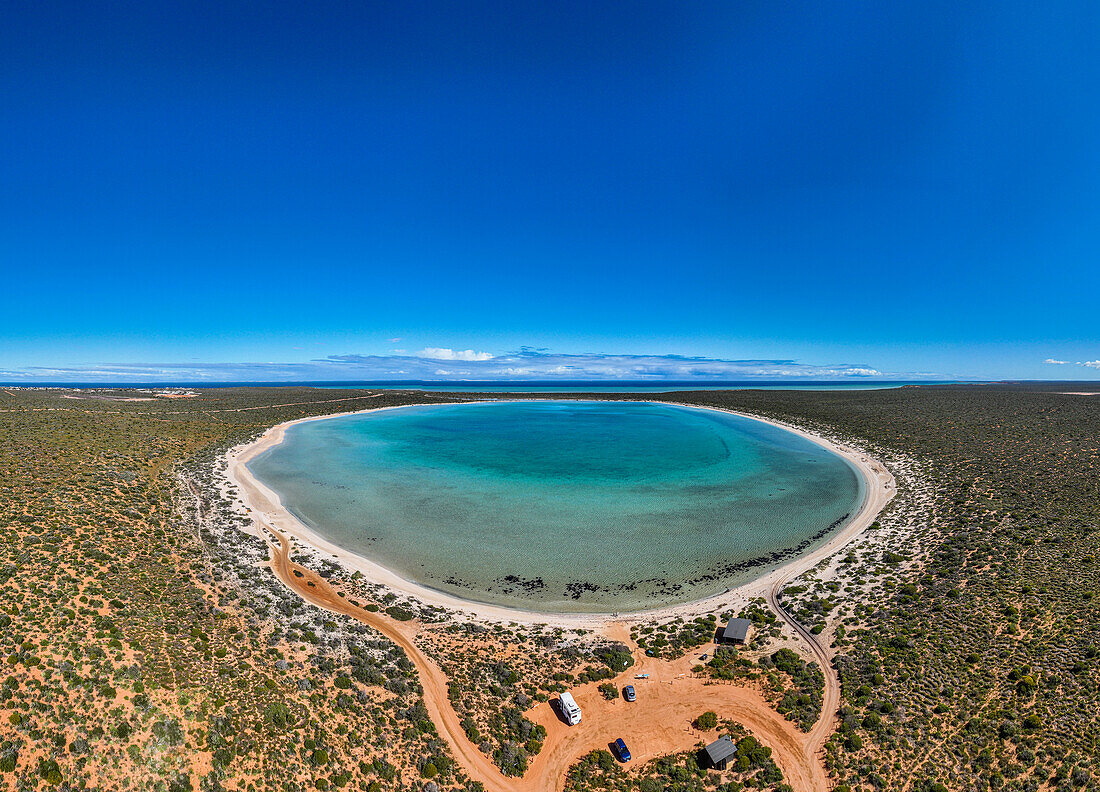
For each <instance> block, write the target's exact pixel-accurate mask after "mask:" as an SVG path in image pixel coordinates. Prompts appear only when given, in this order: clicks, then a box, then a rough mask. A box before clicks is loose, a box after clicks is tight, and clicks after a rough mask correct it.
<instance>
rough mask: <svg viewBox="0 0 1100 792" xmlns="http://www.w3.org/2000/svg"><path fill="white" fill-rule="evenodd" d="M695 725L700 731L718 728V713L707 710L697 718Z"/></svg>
mask: <svg viewBox="0 0 1100 792" xmlns="http://www.w3.org/2000/svg"><path fill="white" fill-rule="evenodd" d="M693 725H694V726H695V728H696V729H698V730H699V731H710V730H711V729H716V728H718V713H716V712H712V711H710V710H707V711H706V712H704V713H703V714H702V715H700V716H699V717H698V718H696V719H695V721H694V722H693Z"/></svg>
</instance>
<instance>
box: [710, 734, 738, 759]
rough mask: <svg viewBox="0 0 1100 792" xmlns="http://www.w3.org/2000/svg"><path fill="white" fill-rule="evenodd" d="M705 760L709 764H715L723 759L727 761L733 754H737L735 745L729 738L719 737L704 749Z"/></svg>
mask: <svg viewBox="0 0 1100 792" xmlns="http://www.w3.org/2000/svg"><path fill="white" fill-rule="evenodd" d="M706 752H707V758H708V759H710V761H711V762H713V763H715V764H717V763H718V762H721V761H722V760H723V759H729V758H730V757H731V756H733V755H734V754H735V753H737V743H735V742H734V741H733V740H732V739H731V738H730V737H728V736H727V737H719V738H718V739H717V740H715V741H714V742H712V743H711V744H710V745H708V746H707V747H706Z"/></svg>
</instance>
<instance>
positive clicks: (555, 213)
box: [0, 0, 1100, 379]
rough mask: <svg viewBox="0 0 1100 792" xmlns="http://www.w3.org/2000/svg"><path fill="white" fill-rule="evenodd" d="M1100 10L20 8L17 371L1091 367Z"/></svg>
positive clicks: (9, 60)
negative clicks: (714, 362) (601, 364)
mask: <svg viewBox="0 0 1100 792" xmlns="http://www.w3.org/2000/svg"><path fill="white" fill-rule="evenodd" d="M1097 41H1100V4H1097V3H1096V2H1094V1H1092V2H1089V1H1085V0H1083V1H1082V2H1061V3H1059V2H1052V3H1034V2H1016V1H1015V0H1011V1H1005V0H998V1H997V2H993V1H992V0H991V1H990V2H958V0H955V1H954V2H921V3H898V2H866V3H821V2H797V3H796V2H779V3H777V2H774V0H771V1H769V2H747V1H746V2H736V3H730V2H720V3H700V2H692V3H681V2H671V3H611V4H604V3H589V2H585V3H568V2H554V3H537V4H535V3H532V4H526V3H516V2H500V3H468V2H462V3H455V2H439V3H428V2H423V3H403V4H389V3H351V2H348V3H338V2H331V3H316V4H302V3H294V4H279V3H272V4H257V3H247V4H245V3H233V2H225V1H224V0H223V1H222V2H212V3H208V4H207V3H186V4H182V3H181V4H167V3H149V2H142V3H133V4H130V3H110V4H101V3H86V2H73V3H66V4H62V3H51V2H42V3H24V4H19V6H18V7H15V6H13V7H10V8H8V9H7V10H6V12H5V14H4V22H3V25H2V26H0V100H2V101H0V107H2V112H0V263H2V265H3V270H4V280H3V284H4V289H3V292H2V293H3V295H4V297H3V301H2V308H3V310H2V314H0V379H4V378H6V379H11V378H12V377H13V376H19V375H23V374H25V373H26V372H27V371H32V372H37V374H38V375H39V376H43V377H46V378H51V379H56V378H58V376H62V375H65V370H68V369H73V370H74V372H75V373H74V374H73V376H78V375H79V374H80V372H83V371H104V372H108V373H109V372H110V371H113V370H114V369H113V368H112V367H120V366H142V365H150V366H153V367H156V366H167V368H166V369H165V370H173V369H172V368H171V367H172V366H173V365H174V366H176V367H177V369H179V370H183V369H181V368H179V367H185V366H194V367H195V368H194V371H195V372H197V373H204V372H205V373H206V374H209V372H211V371H217V372H220V373H219V374H217V375H215V376H226V377H230V378H232V375H239V374H241V372H245V373H247V372H254V373H255V376H256V377H257V378H260V379H267V378H269V377H265V376H263V373H264V371H263V368H262V367H255V366H253V367H249V368H241V369H239V370H234V369H233V367H232V366H230V365H225V364H236V363H252V364H256V363H265V362H268V361H271V362H275V363H305V362H307V361H311V360H318V359H324V358H327V357H328V356H348V355H355V356H369V357H363V358H356V360H360V361H368V363H367V364H364V365H365V366H366V368H364V369H363V370H361V371H360V370H356V372H355V373H356V374H359V375H363V374H366V372H367V369H369V367H370V365H374V363H369V361H376V360H378V359H383V360H384V358H379V356H387V355H398V356H401V357H402V359H404V356H409V357H410V358H411V359H422V358H425V357H427V358H431V359H438V358H439V357H447V356H448V353H447V351H446V350H473V352H474V353H485V354H487V355H492V356H499V355H501V354H502V353H507V352H511V351H515V350H518V349H520V348H521V347H524V346H531V347H539V348H548V349H549V350H551V351H552V352H553V353H555V362H556V363H557V362H558V361H557V357H556V356H557V354H558V353H561V354H564V355H566V356H567V357H566V360H569V359H570V358H568V355H569V354H571V353H591V356H590V357H586V358H584V360H586V361H589V362H591V361H593V360H595V359H596V358H597V357H598V356H599V355H601V354H633V355H667V354H678V355H687V356H700V357H704V358H716V359H721V360H743V359H753V360H757V359H759V360H763V361H773V360H793V361H796V362H797V363H801V364H805V365H806V366H807V367H808V368H807V369H806V371H807V372H809V373H815V372H816V371H817V369H815V368H813V367H816V366H821V367H825V368H823V369H822V371H832V370H834V369H833V368H829V367H837V366H842V364H848V365H856V366H859V367H867V368H873V369H875V370H878V371H882V372H887V373H898V374H907V373H911V372H927V373H932V374H935V375H938V376H943V377H975V378H982V377H1006V378H1007V377H1047V378H1059V379H1069V378H1087V377H1090V376H1091V377H1097V376H1100V368H1092V367H1088V366H1083V365H1078V364H1079V363H1086V362H1089V361H1096V360H1097V359H1098V358H1100V321H1098V319H1097V314H1098V313H1100V311H1098V302H1100V50H1098V48H1097ZM391 339H400V340H396V341H391ZM425 348H440V349H442V350H443V351H442V352H440V353H439V354H437V355H436V357H435V358H432V355H431V354H430V353H427V354H421V350H424V349H425ZM394 350H403V351H402V352H394ZM454 356H457V357H476V356H477V355H473V354H465V353H464V354H461V355H452V357H454ZM1048 358H1050V359H1056V360H1064V361H1068V363H1067V364H1065V365H1055V364H1052V363H1044V362H1043V361H1044V360H1046V359H1048ZM344 360H345V361H346V360H347V358H345V359H344ZM216 364H217V365H216ZM328 365H329V364H328V363H321V364H315V366H314V367H315V368H317V370H318V371H320V372H321V373H322V375H323V374H324V369H325V367H326V366H328ZM586 365H587V364H586ZM593 365H595V364H593ZM792 365H797V364H792ZM1097 365H1100V364H1097ZM31 367H45V368H44V369H41V370H39V369H32V368H31ZM383 368H385V367H384V366H383ZM390 368H391V369H392V368H393V367H392V366H391V367H390ZM628 368H629V366H628ZM136 370H137V369H135V371H136ZM188 370H190V369H188ZM584 370H587V369H584ZM387 371H388V369H387ZM616 371H618V369H616ZM647 371H648V370H647ZM762 371H763V369H762ZM311 373H313V374H316V373H317V371H313V370H312V369H311ZM345 373H347V372H344V373H342V374H341V375H340V378H347V377H346V376H344V374H345ZM460 373H461V372H460ZM481 373H484V372H483V371H482V372H481ZM571 373H575V372H571ZM656 373H660V372H656ZM681 373H682V372H681ZM750 373H751V372H750ZM441 376H442V375H441ZM85 378H87V377H85Z"/></svg>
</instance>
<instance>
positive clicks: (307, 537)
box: [226, 399, 895, 629]
mask: <svg viewBox="0 0 1100 792" xmlns="http://www.w3.org/2000/svg"><path fill="white" fill-rule="evenodd" d="M492 401H530V400H526V399H499V400H497V399H494V400H492ZM470 403H474V402H470ZM653 403H655V404H675V403H674V402H653ZM678 406H682V407H690V408H692V409H700V410H702V409H717V408H710V407H699V406H697V405H690V404H679V405H678ZM389 409H400V407H381V408H374V409H367V410H358V411H354V412H344V413H336V414H332V415H321V416H312V417H309V418H300V419H297V420H294V421H287V422H285V423H282V424H279V425H277V426H273V427H272V428H270V429H268V430H267V431H266V432H264V433H263V434H262V435H261V436H260V437H259V438H257V439H256V440H255V441H253V442H251V443H248V444H246V445H243V446H238V447H236V448H233V449H231V450H230V451H229V453H228V456H227V462H228V464H227V468H226V474H227V480H228V483H229V484H230V485H231V486H230V490H231V492H233V494H234V495H236V496H237V497H239V498H240V500H241V502H242V503H243V505H244V506H245V507H246V508H247V509H248V510H249V512H250V514H251V516H252V518H253V519H254V520H257V521H260V522H262V523H263V524H265V525H266V526H267V527H268V528H270V529H272V530H274V531H277V532H279V533H282V534H284V535H285V536H287V537H289V538H290V539H292V540H293V541H294V542H295V544H296V546H297V547H298V548H299V550H306V551H313V552H315V553H317V554H318V555H319V557H322V558H327V559H329V560H332V561H334V562H335V563H338V564H339V565H341V566H342V567H343V568H344V569H346V570H348V572H349V574H350V573H353V572H356V571H358V572H360V573H362V575H363V576H364V577H365V578H366V580H367V581H368V582H371V583H376V584H380V585H382V586H385V587H387V588H389V589H392V590H393V591H394V592H395V593H397V594H403V595H407V596H410V597H412V598H414V599H416V600H418V601H420V602H422V603H424V604H426V605H432V606H437V607H443V608H447V609H450V610H454V611H458V612H459V613H460V614H463V615H465V616H467V617H469V618H472V619H476V620H481V621H496V622H517V623H532V624H533V623H538V624H551V625H558V626H562V627H567V628H587V629H597V628H599V627H601V626H604V625H606V624H607V623H608V622H612V621H613V622H618V623H623V622H626V623H634V622H642V621H653V620H663V619H668V618H673V617H677V616H678V617H684V618H693V617H695V616H698V615H702V614H706V613H713V612H715V611H722V610H727V609H734V610H736V609H739V608H740V607H742V606H743V605H744V604H745V603H746V602H747V601H748V600H749V599H751V598H753V597H764V596H767V595H768V593H769V592H771V591H772V590H773V589H775V588H776V586H777V585H781V584H782V583H783V582H785V581H787V580H790V579H791V578H793V577H795V576H797V575H799V574H801V573H802V572H804V571H806V570H808V569H810V568H812V567H813V566H815V565H816V564H817V563H819V562H820V561H821V560H823V559H825V558H828V557H829V556H831V555H833V554H834V553H836V552H837V551H839V550H840V549H842V548H843V547H844V546H845V545H847V544H848V543H849V542H851V541H852V540H853V539H855V538H856V537H857V536H859V535H860V534H861V533H862V532H863V531H865V530H866V529H867V527H868V526H870V525H871V523H873V522H874V520H875V518H876V517H877V516H878V514H879V512H880V511H882V509H883V507H884V506H885V505H886V503H887V502H888V501H889V500H890V498H892V497H893V495H894V492H895V483H894V478H893V476H892V475H891V474H890V472H889V471H888V470H887V469H886V468H885V466H884V465H882V464H881V463H880V462H879V461H877V460H875V459H873V458H871V457H870V456H868V455H867V454H865V453H863V452H861V451H859V450H858V449H855V448H850V447H848V446H845V445H840V444H837V443H834V442H832V441H830V440H827V439H825V438H823V437H820V436H817V435H814V434H811V433H809V432H806V431H804V430H802V429H799V428H797V427H794V426H791V425H788V424H785V423H782V422H778V421H773V420H769V419H765V418H762V417H760V416H756V415H751V414H748V413H741V412H736V411H733V410H718V411H720V412H729V413H732V414H734V415H740V416H742V417H745V418H750V419H752V420H757V421H763V422H765V423H769V424H772V425H773V426H777V427H779V428H781V429H785V430H787V431H790V432H794V433H796V434H798V435H800V436H802V437H804V438H806V439H808V440H810V441H812V442H814V443H816V444H818V445H820V446H822V447H824V448H826V449H828V450H829V451H832V452H833V453H835V454H838V455H840V456H842V457H844V458H845V459H847V460H848V461H849V462H850V463H851V464H852V465H853V467H855V469H856V470H857V471H858V472H859V474H860V475H861V476H862V477H863V479H864V484H865V490H866V493H865V497H864V501H863V505H862V507H861V508H860V510H859V511H858V512H857V513H856V514H855V515H854V516H852V517H850V518H849V519H848V521H847V522H846V523H845V524H844V525H843V526H842V527H841V528H840V529H838V530H837V531H836V532H835V533H834V534H833V535H832V536H830V537H829V539H828V540H827V541H826V542H825V543H824V544H822V545H820V546H819V547H817V548H814V549H811V550H809V551H807V552H806V553H805V554H802V555H799V556H798V557H797V558H794V559H791V560H790V561H788V562H786V563H783V564H782V565H781V566H779V567H777V568H774V569H771V570H762V574H761V576H760V577H758V578H756V579H754V580H753V581H751V582H749V583H746V584H744V585H741V586H738V587H736V588H731V589H729V590H727V591H725V592H723V593H721V594H717V595H714V596H711V597H707V598H706V599H703V600H698V601H695V602H688V603H682V604H677V605H671V606H665V607H660V608H655V609H652V610H642V611H632V612H629V613H603V614H600V613H553V612H539V611H534V610H520V609H514V608H507V607H503V606H498V605H491V604H486V603H480V602H475V601H471V600H465V599H461V598H459V597H455V596H452V595H449V594H446V593H444V592H441V591H437V590H434V589H431V588H428V587H426V586H422V585H419V584H418V583H415V582H413V581H410V580H407V579H405V578H403V577H401V576H399V575H397V574H395V573H394V572H392V571H391V570H389V569H387V568H385V567H383V566H381V565H380V564H377V563H375V562H374V561H371V560H370V559H368V558H365V557H363V556H361V555H358V554H356V553H352V552H349V551H347V550H345V549H343V548H341V547H339V546H337V545H335V544H333V543H332V542H330V541H328V540H327V539H325V538H324V537H323V536H321V535H319V534H318V533H317V532H316V531H314V530H312V529H311V528H309V527H308V526H307V525H305V524H303V523H302V522H301V521H300V520H299V519H298V518H297V517H295V516H294V515H293V514H292V513H291V512H290V511H289V510H288V509H287V508H286V507H285V506H284V505H283V503H282V500H281V499H280V497H279V495H278V494H277V493H276V492H274V491H273V490H271V489H270V488H269V487H267V486H266V485H264V484H263V483H262V482H260V481H259V480H257V479H256V477H255V476H253V475H252V472H251V471H250V470H249V469H248V462H249V461H250V460H252V459H255V458H256V456H258V455H259V454H262V453H263V452H264V451H266V450H268V449H270V448H272V447H273V446H276V445H278V444H279V443H281V442H282V440H283V437H284V435H285V433H286V430H287V429H288V428H289V427H291V426H294V425H296V424H299V423H305V422H308V421H323V420H329V419H332V418H339V417H346V416H349V415H358V414H362V413H370V412H377V411H379V410H389Z"/></svg>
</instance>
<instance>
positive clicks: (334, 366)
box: [7, 347, 1100, 383]
mask: <svg viewBox="0 0 1100 792" xmlns="http://www.w3.org/2000/svg"><path fill="white" fill-rule="evenodd" d="M444 361H447V362H446V363H444ZM1082 365H1085V364H1082ZM1088 365H1090V366H1094V367H1096V368H1100V361H1095V362H1093V363H1090V364H1088ZM7 378H9V379H12V380H21V381H23V382H27V383H33V382H35V381H37V382H50V381H53V382H119V383H121V382H135V383H141V382H160V383H168V382H178V383H188V382H197V381H205V382H208V383H218V382H303V381H304V382H309V381H336V382H354V381H367V382H370V381H377V380H382V381H386V380H389V381H414V382H415V381H418V380H420V381H431V380H452V381H462V380H473V381H479V380H483V381H499V380H516V379H521V380H523V379H527V380H542V381H555V380H557V381H584V380H594V381H603V382H613V381H617V380H619V381H623V380H625V381H640V382H654V383H661V382H670V381H671V382H698V383H706V382H730V381H733V382H737V381H752V380H792V379H797V380H803V381H807V380H845V379H853V380H854V379H867V378H879V379H895V380H909V379H932V378H934V375H929V374H914V373H912V372H883V371H880V370H879V369H877V368H875V367H873V366H869V365H867V364H864V363H839V364H832V365H815V364H812V363H802V362H800V361H797V360H758V359H748V360H745V359H736V360H731V359H725V358H711V357H686V356H683V355H660V354H657V355H616V354H604V353H594V352H587V353H575V354H559V353H555V352H551V351H549V350H546V349H532V348H530V347H525V348H522V349H520V350H518V351H516V352H508V353H505V354H501V355H491V354H489V353H487V352H477V351H475V350H472V349H466V350H454V349H446V348H437V347H429V348H427V349H424V350H421V351H420V352H419V353H417V354H415V355H408V354H389V355H356V354H348V355H330V356H328V357H325V358H319V359H315V360H309V361H304V362H295V363H279V362H245V363H186V364H184V363H145V364H141V363H135V364H129V365H118V366H74V367H71V368H61V367H56V368H55V367H48V368H47V367H36V368H27V369H22V370H18V369H17V370H15V371H11V372H8V373H7Z"/></svg>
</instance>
